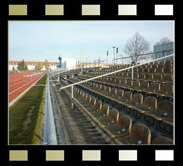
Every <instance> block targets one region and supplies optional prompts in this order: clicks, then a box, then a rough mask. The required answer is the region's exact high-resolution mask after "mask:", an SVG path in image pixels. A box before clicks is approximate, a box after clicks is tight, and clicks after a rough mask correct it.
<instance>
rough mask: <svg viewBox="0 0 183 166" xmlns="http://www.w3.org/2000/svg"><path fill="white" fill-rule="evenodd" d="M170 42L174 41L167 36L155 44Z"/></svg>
mask: <svg viewBox="0 0 183 166" xmlns="http://www.w3.org/2000/svg"><path fill="white" fill-rule="evenodd" d="M169 42H172V40H171V39H169V38H167V37H163V38H162V39H160V41H159V42H156V43H155V45H159V44H165V43H169Z"/></svg>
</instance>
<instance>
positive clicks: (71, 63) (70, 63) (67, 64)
mask: <svg viewBox="0 0 183 166" xmlns="http://www.w3.org/2000/svg"><path fill="white" fill-rule="evenodd" d="M61 58H62V68H63V69H74V68H76V61H75V60H74V58H66V57H61Z"/></svg>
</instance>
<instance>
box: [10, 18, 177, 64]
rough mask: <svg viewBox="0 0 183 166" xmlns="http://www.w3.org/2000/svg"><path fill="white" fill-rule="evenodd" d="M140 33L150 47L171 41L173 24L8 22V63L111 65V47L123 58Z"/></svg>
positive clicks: (141, 22)
mask: <svg viewBox="0 0 183 166" xmlns="http://www.w3.org/2000/svg"><path fill="white" fill-rule="evenodd" d="M136 32H139V33H140V34H141V35H142V36H143V37H144V38H145V39H146V40H148V41H149V42H150V43H151V51H153V45H154V44H155V43H156V42H158V41H159V40H160V39H161V38H163V37H168V38H169V39H171V40H172V41H174V22H173V21H9V60H14V61H16V60H17V61H21V60H22V59H24V60H25V61H44V60H45V59H47V60H48V61H49V62H58V57H59V55H60V56H62V57H74V58H75V60H76V61H77V62H78V61H80V57H81V61H84V62H86V58H87V62H89V60H90V61H91V62H93V60H94V59H95V60H97V59H98V57H99V56H100V58H101V59H102V60H103V59H106V54H107V51H108V52H109V57H108V60H109V61H108V62H109V63H111V62H112V58H113V48H112V47H113V46H116V47H118V50H119V51H118V54H122V53H123V50H124V45H125V44H126V42H127V40H128V39H130V38H132V37H133V35H134V34H135V33H136Z"/></svg>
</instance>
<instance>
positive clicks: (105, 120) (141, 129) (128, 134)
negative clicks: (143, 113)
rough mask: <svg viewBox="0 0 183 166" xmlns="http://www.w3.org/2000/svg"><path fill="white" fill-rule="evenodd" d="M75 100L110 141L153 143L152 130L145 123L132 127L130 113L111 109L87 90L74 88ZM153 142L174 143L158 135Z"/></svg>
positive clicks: (117, 142) (116, 142) (119, 142)
mask: <svg viewBox="0 0 183 166" xmlns="http://www.w3.org/2000/svg"><path fill="white" fill-rule="evenodd" d="M74 91H75V94H74V95H75V100H76V102H77V104H78V105H79V107H80V108H82V110H83V113H84V114H85V116H86V117H87V118H88V119H89V120H90V121H91V123H92V124H93V126H94V127H96V128H97V129H98V131H99V132H101V133H104V134H103V136H104V137H105V136H106V135H107V136H108V137H109V138H110V139H109V138H108V137H105V138H106V139H107V140H108V141H112V142H113V143H115V144H151V130H150V129H149V128H148V127H147V126H145V125H143V124H140V123H139V124H135V125H134V126H133V128H132V119H131V118H130V116H128V115H121V116H120V115H119V112H118V110H116V109H114V108H113V109H111V110H110V107H109V105H107V104H103V105H102V102H101V101H97V100H96V99H95V98H92V96H88V95H87V94H86V93H85V92H83V91H81V90H79V89H78V88H74ZM152 144H173V141H172V140H170V139H168V138H166V137H163V136H158V137H156V138H154V140H153V141H152Z"/></svg>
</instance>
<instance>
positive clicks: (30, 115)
mask: <svg viewBox="0 0 183 166" xmlns="http://www.w3.org/2000/svg"><path fill="white" fill-rule="evenodd" d="M46 79H47V74H45V75H44V76H43V77H42V78H41V79H40V80H39V81H38V82H41V84H44V85H46ZM45 92H46V86H33V87H32V88H31V89H30V90H29V91H28V92H27V93H26V94H25V95H24V96H23V97H22V98H20V99H19V100H18V102H16V103H15V104H14V105H13V106H12V107H10V109H9V144H39V141H40V139H41V127H42V120H43V117H44V104H45Z"/></svg>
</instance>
